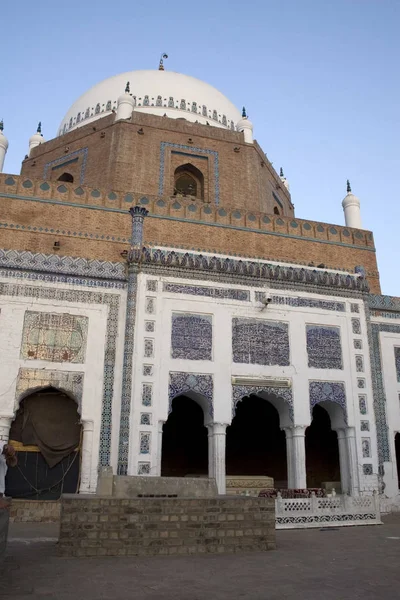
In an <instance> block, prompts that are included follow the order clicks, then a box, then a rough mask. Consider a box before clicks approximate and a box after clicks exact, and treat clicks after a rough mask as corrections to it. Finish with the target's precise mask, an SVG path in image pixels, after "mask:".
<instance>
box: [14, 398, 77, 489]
mask: <svg viewBox="0 0 400 600" xmlns="http://www.w3.org/2000/svg"><path fill="white" fill-rule="evenodd" d="M9 440H10V443H11V444H12V445H13V446H14V448H15V449H16V452H17V457H18V465H17V467H14V468H11V469H9V470H8V473H7V477H6V494H7V495H9V496H11V497H13V498H24V499H32V500H56V499H58V498H59V497H60V495H61V494H62V493H76V492H77V491H78V486H79V472H80V446H81V424H80V417H79V414H78V411H77V405H76V402H75V401H74V400H73V399H72V398H70V397H69V396H68V395H67V394H65V393H64V392H61V391H59V390H57V389H55V388H53V387H48V388H45V389H42V390H40V391H36V392H33V393H31V394H29V395H28V396H26V397H25V398H24V399H23V400H22V401H21V403H20V407H19V409H18V411H17V414H16V416H15V419H14V421H13V423H12V425H11V429H10V434H9Z"/></svg>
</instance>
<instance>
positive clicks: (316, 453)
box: [306, 402, 341, 491]
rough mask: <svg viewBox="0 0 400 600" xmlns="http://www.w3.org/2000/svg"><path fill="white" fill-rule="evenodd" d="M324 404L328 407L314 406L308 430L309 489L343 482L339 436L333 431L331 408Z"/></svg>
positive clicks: (307, 462)
mask: <svg viewBox="0 0 400 600" xmlns="http://www.w3.org/2000/svg"><path fill="white" fill-rule="evenodd" d="M324 404H326V405H328V403H325V402H322V403H321V404H316V405H315V406H314V408H313V411H312V421H311V425H310V426H309V427H308V428H307V430H306V466H307V487H311V488H313V487H315V488H319V487H321V486H322V483H324V482H340V480H341V478H340V459H339V445H338V436H337V433H336V431H333V430H332V426H331V417H330V415H329V412H328V411H329V407H328V406H327V408H325V407H324ZM339 410H340V409H339ZM337 487H338V486H337ZM336 491H339V490H336Z"/></svg>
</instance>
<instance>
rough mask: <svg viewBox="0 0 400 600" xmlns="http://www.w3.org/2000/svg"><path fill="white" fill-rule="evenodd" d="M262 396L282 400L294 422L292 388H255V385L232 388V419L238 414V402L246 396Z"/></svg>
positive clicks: (234, 386)
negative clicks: (270, 396) (271, 396)
mask: <svg viewBox="0 0 400 600" xmlns="http://www.w3.org/2000/svg"><path fill="white" fill-rule="evenodd" d="M252 395H255V396H260V395H261V397H263V396H264V395H267V396H268V395H273V396H276V397H277V398H278V399H282V400H283V401H284V402H285V403H286V404H287V406H288V409H289V417H290V420H291V421H292V422H293V416H294V409H293V392H292V388H284V387H273V386H267V385H263V386H254V385H233V386H232V418H233V417H234V416H235V414H236V407H237V404H238V402H241V401H242V400H243V398H245V397H246V396H247V397H248V396H252Z"/></svg>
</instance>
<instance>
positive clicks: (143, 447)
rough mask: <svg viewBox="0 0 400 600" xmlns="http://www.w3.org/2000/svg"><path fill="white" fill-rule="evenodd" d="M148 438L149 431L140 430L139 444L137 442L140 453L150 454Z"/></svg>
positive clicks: (149, 436) (149, 437)
mask: <svg viewBox="0 0 400 600" xmlns="http://www.w3.org/2000/svg"><path fill="white" fill-rule="evenodd" d="M150 440H151V433H149V432H147V431H146V432H143V431H142V432H141V433H140V444H139V453H140V454H150Z"/></svg>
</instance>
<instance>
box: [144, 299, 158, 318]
mask: <svg viewBox="0 0 400 600" xmlns="http://www.w3.org/2000/svg"><path fill="white" fill-rule="evenodd" d="M145 311H146V312H147V313H148V314H149V315H152V314H154V313H155V312H156V299H155V298H146V302H145Z"/></svg>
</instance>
